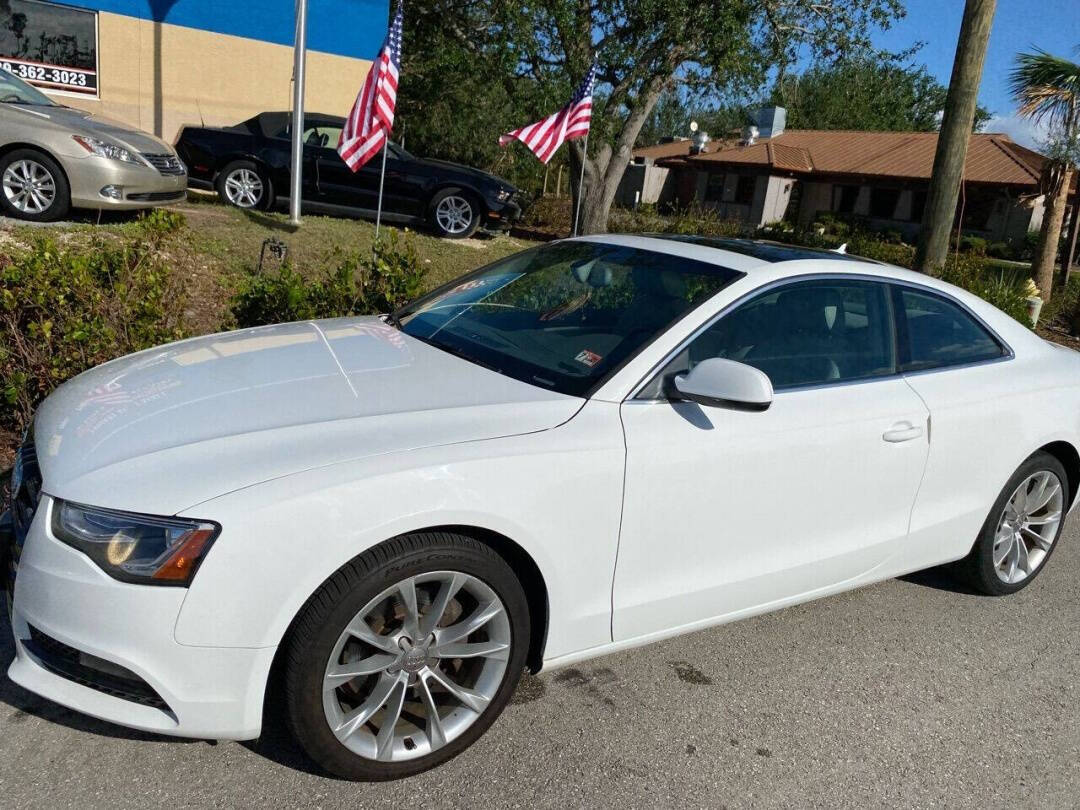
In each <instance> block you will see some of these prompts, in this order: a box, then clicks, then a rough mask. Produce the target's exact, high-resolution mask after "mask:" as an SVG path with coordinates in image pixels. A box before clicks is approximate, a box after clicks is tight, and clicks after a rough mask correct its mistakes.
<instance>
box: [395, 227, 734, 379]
mask: <svg viewBox="0 0 1080 810" xmlns="http://www.w3.org/2000/svg"><path fill="white" fill-rule="evenodd" d="M741 275H742V274H741V273H738V272H736V271H734V270H729V269H727V268H725V267H719V266H717V265H713V264H707V263H704V262H697V261H693V260H690V259H685V258H682V257H680V256H673V255H669V254H665V253H654V252H652V251H647V250H638V249H635V248H629V247H622V246H619V245H610V244H602V243H598V242H560V243H555V244H551V245H547V246H544V247H540V248H535V249H533V250H529V251H526V252H524V253H519V254H517V255H515V256H512V257H510V258H508V259H504V260H503V261H501V262H497V263H495V264H493V265H490V266H488V267H486V268H483V269H481V270H479V271H477V272H476V273H473V274H471V275H469V276H465V277H464V278H462V279H460V280H458V281H457V282H454V283H452V284H450V285H447V286H446V287H444V288H442V289H439V290H436V291H435V292H434V293H432V294H431V295H429V296H427V297H426V298H422V299H420V300H419V301H417V302H416V303H414V304H411V305H409V306H407V307H405V308H404V309H402V310H400V311H399V312H398V313H396V316H395V317H396V322H397V323H398V324H399V325H400V326H401V328H402V330H403V331H404V332H406V333H407V334H409V335H412V336H413V337H415V338H418V339H420V340H422V341H424V342H426V343H429V344H431V345H433V346H436V347H438V348H440V349H443V350H444V351H447V352H450V353H452V354H456V355H458V356H460V357H464V358H465V359H467V360H470V361H472V362H474V363H478V364H480V365H483V366H486V367H488V368H491V369H494V370H495V371H498V372H500V373H501V374H505V375H507V376H510V377H513V378H515V379H518V380H522V381H524V382H527V383H531V384H533V385H538V386H542V387H544V388H548V389H551V390H554V391H558V392H560V393H564V394H570V395H572V396H588V395H589V394H590V393H591V392H592V391H593V390H594V389H595V387H597V386H598V385H599V383H600V382H601V381H602V380H603V379H604V378H605V377H606V376H607V375H608V374H609V373H610V372H612V371H613V370H615V369H616V368H618V367H619V366H620V365H621V364H622V363H624V362H625V361H626V360H628V359H629V358H631V357H632V356H633V355H634V354H636V353H637V352H638V350H639V349H641V348H642V347H643V346H644V345H646V344H648V343H649V342H650V341H652V339H653V338H654V337H656V336H657V335H658V334H659V333H660V332H663V331H664V329H665V328H666V327H667V326H668V325H669V324H671V323H673V322H674V321H676V320H678V319H679V318H680V317H682V316H683V315H684V314H686V313H687V312H688V311H690V310H691V309H692V308H693V307H695V306H697V305H698V304H700V303H701V302H702V301H704V300H706V299H707V298H709V297H710V296H712V295H715V294H716V293H717V292H719V291H720V290H722V289H723V288H724V287H726V286H727V285H729V284H730V283H731V282H732V281H734V280H735V279H737V278H739V277H740V276H741Z"/></svg>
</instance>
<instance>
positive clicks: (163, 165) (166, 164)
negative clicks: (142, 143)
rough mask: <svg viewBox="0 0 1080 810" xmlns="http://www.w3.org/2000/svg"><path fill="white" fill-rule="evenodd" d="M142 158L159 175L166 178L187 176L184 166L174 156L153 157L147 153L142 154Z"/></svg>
mask: <svg viewBox="0 0 1080 810" xmlns="http://www.w3.org/2000/svg"><path fill="white" fill-rule="evenodd" d="M142 156H143V157H144V158H145V159H146V161H147V162H148V163H149V164H150V165H151V166H153V167H154V168H155V169H157V170H158V171H159V172H160V173H161V174H164V175H166V176H176V175H179V174H187V169H185V168H184V164H183V163H181V162H180V158H178V157H177V156H176V155H173V154H163V155H155V154H152V153H149V152H143V153H142Z"/></svg>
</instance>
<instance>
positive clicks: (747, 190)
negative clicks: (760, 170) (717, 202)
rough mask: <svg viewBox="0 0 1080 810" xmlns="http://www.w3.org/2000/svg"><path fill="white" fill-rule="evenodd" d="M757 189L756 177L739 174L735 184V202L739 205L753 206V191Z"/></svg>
mask: <svg viewBox="0 0 1080 810" xmlns="http://www.w3.org/2000/svg"><path fill="white" fill-rule="evenodd" d="M755 188H757V177H756V176H755V175H752V174H740V175H739V180H738V182H737V183H736V184H735V202H736V203H738V204H739V205H753V204H754V189H755Z"/></svg>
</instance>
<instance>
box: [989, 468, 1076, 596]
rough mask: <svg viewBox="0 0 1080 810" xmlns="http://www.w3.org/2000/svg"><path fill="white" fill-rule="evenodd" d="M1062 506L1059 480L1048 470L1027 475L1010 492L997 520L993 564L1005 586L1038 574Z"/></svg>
mask: <svg viewBox="0 0 1080 810" xmlns="http://www.w3.org/2000/svg"><path fill="white" fill-rule="evenodd" d="M1064 506H1065V489H1064V487H1063V486H1062V483H1061V479H1060V478H1058V477H1057V475H1055V474H1054V473H1053V472H1050V471H1049V470H1042V471H1040V472H1036V473H1033V474H1032V475H1029V476H1028V477H1027V478H1026V479H1025V480H1024V481H1023V482H1022V483H1021V484H1020V486H1018V487H1017V488H1016V490H1015V491H1014V492H1013V494H1012V497H1010V498H1009V500H1008V502H1007V503H1006V504H1005V509H1004V510H1003V511H1002V513H1001V517H1000V518H999V519H998V524H997V531H996V532H995V534H994V552H993V563H994V571H995V573H997V575H998V578H999V579H1000V580H1001V581H1002V582H1005V583H1007V584H1010V585H1015V584H1017V583H1019V582H1023V581H1024V580H1025V579H1027V578H1028V577H1029V576H1031V575H1032V574H1034V573H1035V572H1036V571H1038V570H1039V566H1040V565H1042V563H1043V560H1045V559H1046V555H1047V554H1048V553H1049V552H1050V549H1051V547H1052V546H1053V544H1054V540H1055V539H1056V538H1057V534H1058V527H1059V526H1060V525H1061V520H1062V517H1063V511H1064Z"/></svg>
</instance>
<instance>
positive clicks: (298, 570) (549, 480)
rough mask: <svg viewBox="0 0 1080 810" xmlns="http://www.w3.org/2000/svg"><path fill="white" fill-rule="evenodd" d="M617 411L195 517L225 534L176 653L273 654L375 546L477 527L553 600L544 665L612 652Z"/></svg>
mask: <svg viewBox="0 0 1080 810" xmlns="http://www.w3.org/2000/svg"><path fill="white" fill-rule="evenodd" d="M617 410H618V407H617V406H616V405H611V404H609V403H600V402H596V401H593V402H590V403H589V404H588V405H587V406H586V407H585V408H583V409H582V411H581V412H580V413H579V414H578V415H577V416H576V417H575V418H573V419H572V420H570V422H568V423H566V424H565V425H563V426H561V427H559V428H555V429H552V430H547V431H541V432H538V433H532V434H527V435H524V436H515V437H509V438H505V439H494V440H489V441H477V442H468V443H463V444H457V445H451V446H449V447H441V448H438V447H436V448H429V449H425V450H419V451H409V452H404V453H399V454H394V455H390V456H380V457H375V458H370V459H367V460H363V461H359V462H349V463H345V464H337V465H332V466H329V467H324V468H321V469H317V470H310V471H308V472H304V473H299V474H296V475H291V476H286V477H284V478H279V479H276V480H273V481H269V482H266V483H264V484H259V485H257V486H254V487H250V488H247V489H244V490H240V491H238V492H234V493H231V494H229V495H226V496H222V497H221V498H218V499H216V500H213V501H209V502H207V503H203V504H200V505H199V506H198V507H196V508H195V510H193V511H192V512H191V514H192V515H194V514H195V512H197V513H198V515H199V516H200V517H202V518H209V517H212V518H213V519H214V520H217V521H218V522H220V523H221V524H222V526H223V530H222V534H221V536H220V537H219V538H218V540H217V541H216V542H215V544H214V546H213V548H212V549H211V550H210V552H209V553H208V555H207V558H206V560H205V562H204V563H203V565H202V567H201V568H200V569H199V572H198V574H197V575H196V576H195V580H194V582H193V583H192V586H191V588H190V590H189V593H188V595H187V598H186V599H185V601H184V605H183V608H182V610H181V612H180V616H179V618H178V620H177V625H176V630H175V636H176V640H177V642H178V643H180V644H186V645H192V646H220V647H266V646H275V645H277V644H279V643H280V641H281V639H282V638H283V637H284V635H285V632H286V631H287V629H288V627H289V625H290V624H291V622H292V620H293V618H294V617H295V616H296V615H297V613H298V612H299V611H300V610H301V608H302V607H303V605H304V603H305V602H306V601H307V600H308V598H309V597H310V596H311V595H312V594H313V593H314V592H315V591H317V590H318V589H319V587H320V586H321V585H322V584H323V583H324V582H325V581H326V580H327V579H328V578H329V577H330V576H332V575H333V574H334V572H336V571H337V570H338V569H339V568H341V567H342V566H343V565H345V564H346V563H347V562H349V561H350V560H352V559H353V558H354V557H356V556H358V555H359V554H362V553H363V552H364V551H366V550H367V549H370V548H372V547H373V546H375V545H377V544H378V543H380V542H382V541H384V540H387V539H389V538H391V537H394V536H397V535H399V534H405V533H408V532H414V531H418V530H422V529H425V528H429V527H433V526H444V525H460V526H474V527H477V528H480V529H486V530H488V531H491V532H496V533H498V534H502V535H504V536H506V537H509V538H511V539H512V540H513V541H514V542H516V543H517V544H518V545H519V546H521V547H522V548H523V549H524V550H525V552H526V553H527V554H529V555H530V556H531V557H532V559H533V561H534V562H535V563H536V566H537V568H538V569H539V570H540V572H541V575H542V576H543V578H544V582H545V585H546V587H547V591H548V597H549V624H548V641H547V646H546V653H545V655H546V656H547V657H552V656H558V655H564V654H567V653H570V652H574V651H577V650H581V649H585V648H587V647H591V646H596V645H598V644H603V643H606V642H609V641H610V640H611V626H610V621H611V582H612V577H613V575H614V568H615V552H616V548H617V542H618V527H619V517H620V514H621V509H622V502H621V499H622V475H623V453H624V449H623V444H622V430H621V426H620V423H619V421H618V413H617Z"/></svg>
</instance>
